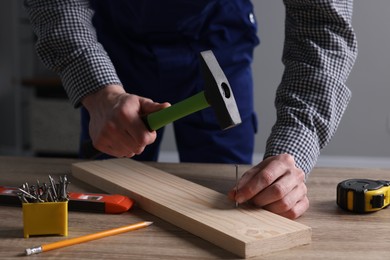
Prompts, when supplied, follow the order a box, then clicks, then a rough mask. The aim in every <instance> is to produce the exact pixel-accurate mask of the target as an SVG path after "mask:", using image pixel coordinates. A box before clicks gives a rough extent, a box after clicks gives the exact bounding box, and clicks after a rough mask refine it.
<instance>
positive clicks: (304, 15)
mask: <svg viewBox="0 0 390 260" xmlns="http://www.w3.org/2000/svg"><path fill="white" fill-rule="evenodd" d="M284 4H285V8H286V21H285V45H284V52H283V59H282V60H283V63H284V65H285V71H284V74H283V77H282V81H281V84H280V85H279V87H278V89H277V93H276V98H275V107H276V111H277V120H276V122H275V125H274V126H273V128H272V131H271V134H270V136H269V138H268V140H267V146H266V151H265V155H264V157H265V158H266V157H269V156H272V155H278V154H283V153H288V154H291V155H293V156H294V158H295V161H296V165H297V167H299V168H301V169H302V170H303V171H304V172H305V173H306V175H307V174H308V173H309V172H310V171H311V170H312V168H313V167H314V165H315V163H316V161H317V158H318V156H319V154H320V150H321V149H322V148H323V147H324V146H325V145H327V144H328V143H329V141H330V139H331V138H332V136H333V135H334V133H335V131H336V129H337V127H338V124H339V122H340V119H341V117H342V115H343V113H344V111H345V109H346V107H347V104H348V102H349V99H350V96H351V93H350V90H349V89H348V88H347V86H346V85H345V82H346V80H347V77H348V75H349V73H350V71H351V69H352V66H353V64H354V62H355V59H356V56H357V42H356V37H355V34H354V32H353V29H352V27H351V18H352V0H337V1H334V0H315V1H314V0H296V1H289V0H285V1H284Z"/></svg>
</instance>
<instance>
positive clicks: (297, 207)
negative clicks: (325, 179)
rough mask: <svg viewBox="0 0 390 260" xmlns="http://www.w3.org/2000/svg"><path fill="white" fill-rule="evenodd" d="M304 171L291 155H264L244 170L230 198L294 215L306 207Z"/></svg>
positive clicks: (297, 214) (301, 212) (230, 193)
mask: <svg viewBox="0 0 390 260" xmlns="http://www.w3.org/2000/svg"><path fill="white" fill-rule="evenodd" d="M306 195H307V188H306V185H305V174H304V172H303V171H302V170H301V169H299V168H297V167H296V166H295V161H294V158H293V156H291V155H288V154H281V155H277V156H272V157H268V158H266V159H265V160H264V161H262V162H261V163H259V164H258V165H256V166H254V167H253V168H251V169H249V170H248V171H247V172H245V173H244V175H243V176H242V178H241V179H240V181H239V183H238V190H237V194H236V193H235V189H232V190H231V191H230V192H229V198H231V199H232V200H235V201H237V202H238V203H243V202H246V201H250V202H252V203H253V204H254V205H256V206H258V207H262V208H264V209H266V210H269V211H271V212H273V213H276V214H279V215H281V216H284V217H287V218H290V219H295V218H298V217H299V216H301V215H302V214H303V213H304V212H305V211H306V210H307V209H308V208H309V200H308V198H307V196H306Z"/></svg>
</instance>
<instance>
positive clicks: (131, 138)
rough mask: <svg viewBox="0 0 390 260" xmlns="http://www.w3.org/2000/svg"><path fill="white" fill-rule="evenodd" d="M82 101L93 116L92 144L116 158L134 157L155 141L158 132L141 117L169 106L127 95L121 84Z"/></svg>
mask: <svg viewBox="0 0 390 260" xmlns="http://www.w3.org/2000/svg"><path fill="white" fill-rule="evenodd" d="M82 104H83V105H84V107H85V108H86V109H87V110H88V112H89V115H90V118H91V119H90V122H89V134H90V136H91V139H92V143H93V146H94V147H95V148H96V149H98V150H99V151H101V152H103V153H106V154H109V155H111V156H115V157H132V156H134V155H136V154H140V153H142V152H143V151H144V149H145V147H146V146H147V145H149V144H151V143H153V142H154V141H155V140H156V131H149V130H148V129H147V127H146V126H145V124H144V122H143V121H142V119H141V117H142V116H145V115H148V114H150V113H152V112H155V111H158V110H161V109H163V108H166V107H169V106H170V104H169V103H156V102H153V101H152V100H151V99H148V98H143V97H140V96H137V95H132V94H128V93H126V91H125V90H124V89H123V87H122V86H120V85H109V86H106V87H104V88H102V89H101V90H99V91H97V92H96V93H93V94H90V95H88V96H86V97H85V98H84V99H83V100H82Z"/></svg>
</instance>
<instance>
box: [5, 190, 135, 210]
mask: <svg viewBox="0 0 390 260" xmlns="http://www.w3.org/2000/svg"><path fill="white" fill-rule="evenodd" d="M19 193H20V190H19V189H18V188H15V187H6V186H0V205H8V206H21V205H22V202H21V201H20V198H19V196H18V194H19ZM68 198H69V202H68V209H69V210H71V211H86V212H100V213H109V214H118V213H123V212H126V211H128V210H129V209H130V208H131V207H132V206H133V204H134V201H133V200H132V199H130V198H129V197H126V196H123V195H118V194H97V193H76V192H68Z"/></svg>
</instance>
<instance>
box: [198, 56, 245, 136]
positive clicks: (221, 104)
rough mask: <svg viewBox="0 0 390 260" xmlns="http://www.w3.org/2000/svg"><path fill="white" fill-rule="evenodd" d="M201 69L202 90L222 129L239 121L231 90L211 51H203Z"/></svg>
mask: <svg viewBox="0 0 390 260" xmlns="http://www.w3.org/2000/svg"><path fill="white" fill-rule="evenodd" d="M200 55H201V59H200V60H201V69H202V73H203V78H204V81H205V86H204V92H205V97H206V100H207V102H208V103H209V104H210V106H211V107H212V108H213V110H214V112H215V115H216V116H217V120H218V123H219V125H220V126H221V128H222V129H223V130H225V129H228V128H231V127H234V126H236V125H238V124H240V123H241V117H240V113H239V111H238V107H237V103H236V100H235V99H234V95H233V91H232V89H231V87H230V84H229V81H228V80H227V78H226V76H225V73H223V71H222V69H221V67H220V66H219V63H218V61H217V59H216V58H215V56H214V54H213V52H212V51H203V52H201V53H200Z"/></svg>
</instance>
